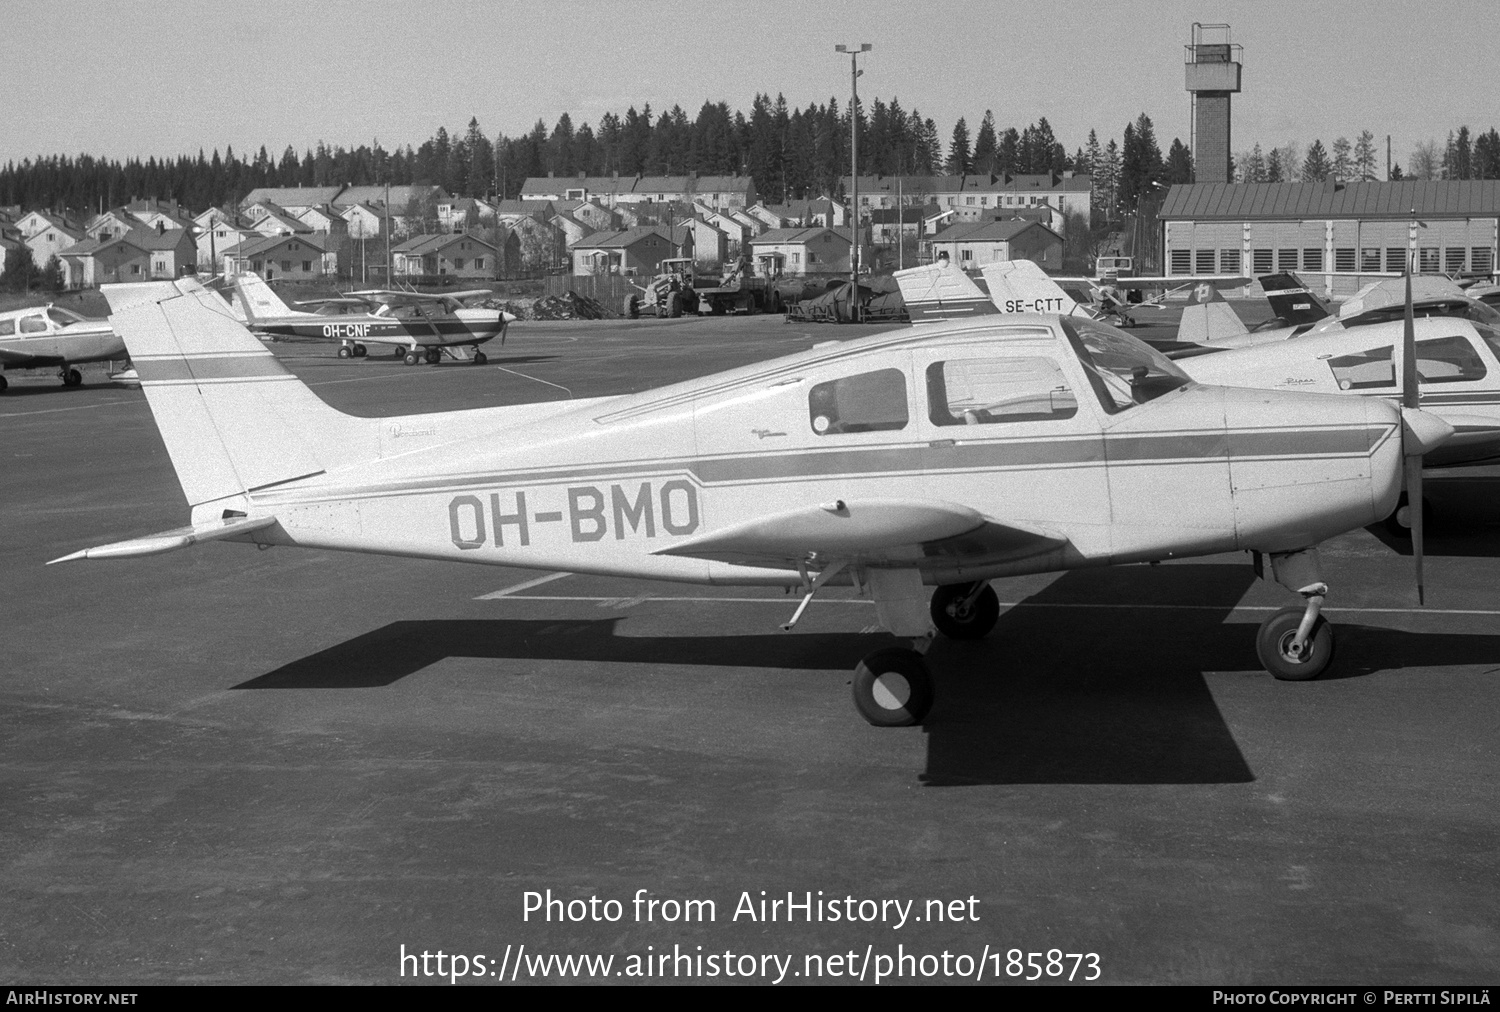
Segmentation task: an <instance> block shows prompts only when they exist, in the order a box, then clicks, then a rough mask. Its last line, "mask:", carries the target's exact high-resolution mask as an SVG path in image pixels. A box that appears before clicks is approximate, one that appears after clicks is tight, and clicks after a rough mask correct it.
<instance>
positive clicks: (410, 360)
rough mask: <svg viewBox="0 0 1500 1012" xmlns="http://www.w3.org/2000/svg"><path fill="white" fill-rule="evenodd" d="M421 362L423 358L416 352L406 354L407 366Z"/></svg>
mask: <svg viewBox="0 0 1500 1012" xmlns="http://www.w3.org/2000/svg"><path fill="white" fill-rule="evenodd" d="M420 361H422V357H421V356H420V355H418V354H417V353H416V352H415V351H409V352H407V353H406V364H407V365H416V364H417V363H418V362H420Z"/></svg>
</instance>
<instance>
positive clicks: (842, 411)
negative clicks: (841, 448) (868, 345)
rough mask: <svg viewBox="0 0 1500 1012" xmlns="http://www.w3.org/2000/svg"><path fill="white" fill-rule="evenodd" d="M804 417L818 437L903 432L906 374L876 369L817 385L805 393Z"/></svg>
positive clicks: (905, 413)
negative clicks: (889, 430)
mask: <svg viewBox="0 0 1500 1012" xmlns="http://www.w3.org/2000/svg"><path fill="white" fill-rule="evenodd" d="M807 417H808V422H809V423H810V424H811V425H812V430H813V431H814V432H816V433H817V434H818V435H820V436H833V435H838V434H841V433H850V432H880V431H883V430H888V429H904V428H906V423H907V421H908V420H909V413H908V411H907V406H906V374H905V373H903V372H902V371H901V370H900V369H877V370H875V371H874V372H862V373H858V374H856V375H854V376H844V377H842V378H840V379H836V380H830V381H828V382H827V383H819V384H818V385H817V386H815V387H813V388H812V389H811V390H809V391H808V394H807Z"/></svg>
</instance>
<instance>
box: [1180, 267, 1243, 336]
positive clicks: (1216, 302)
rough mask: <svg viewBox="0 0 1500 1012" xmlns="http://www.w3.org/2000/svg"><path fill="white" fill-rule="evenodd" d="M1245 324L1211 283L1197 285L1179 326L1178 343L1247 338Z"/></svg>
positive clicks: (1185, 307) (1183, 311)
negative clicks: (1244, 336)
mask: <svg viewBox="0 0 1500 1012" xmlns="http://www.w3.org/2000/svg"><path fill="white" fill-rule="evenodd" d="M1248 333H1249V330H1248V329H1247V328H1246V327H1245V324H1244V322H1243V321H1242V320H1241V319H1240V318H1239V317H1238V316H1236V315H1235V312H1234V310H1233V309H1231V308H1230V306H1229V303H1227V302H1225V301H1224V296H1222V295H1220V294H1219V290H1218V289H1217V288H1215V287H1214V286H1213V285H1211V284H1209V283H1208V282H1203V283H1202V284H1199V285H1195V286H1194V288H1193V294H1192V296H1191V297H1190V298H1189V301H1188V304H1187V305H1186V306H1184V307H1183V310H1182V322H1180V323H1179V324H1178V325H1177V340H1178V342H1179V343H1182V344H1213V343H1214V342H1215V341H1223V340H1225V339H1227V338H1231V337H1240V336H1241V335H1244V334H1248Z"/></svg>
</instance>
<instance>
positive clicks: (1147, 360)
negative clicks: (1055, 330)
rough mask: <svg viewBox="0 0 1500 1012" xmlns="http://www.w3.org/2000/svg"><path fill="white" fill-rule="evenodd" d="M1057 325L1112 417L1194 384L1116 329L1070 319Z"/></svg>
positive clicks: (1162, 357) (1163, 358)
mask: <svg viewBox="0 0 1500 1012" xmlns="http://www.w3.org/2000/svg"><path fill="white" fill-rule="evenodd" d="M1058 322H1059V323H1061V324H1062V328H1063V333H1065V334H1066V335H1067V337H1068V343H1069V344H1071V345H1072V346H1073V351H1074V353H1075V354H1076V355H1077V356H1078V361H1079V362H1080V363H1082V365H1083V371H1084V373H1085V374H1086V375H1087V376H1088V380H1089V385H1090V386H1092V387H1093V388H1094V393H1096V394H1097V395H1098V397H1099V403H1100V404H1101V405H1102V406H1103V407H1104V410H1105V411H1107V412H1109V413H1110V414H1112V415H1113V414H1116V413H1118V412H1121V411H1125V410H1127V409H1129V408H1132V407H1134V406H1135V405H1137V404H1145V403H1147V402H1148V401H1153V400H1155V399H1156V398H1158V397H1160V396H1162V395H1163V394H1168V393H1171V392H1172V391H1173V390H1176V389H1178V388H1179V387H1185V386H1187V385H1188V384H1189V383H1191V382H1192V380H1191V379H1190V378H1189V377H1188V375H1187V373H1185V372H1183V371H1182V370H1181V369H1179V368H1178V367H1177V366H1176V365H1174V364H1173V363H1172V361H1171V359H1169V358H1167V357H1166V356H1165V355H1163V354H1162V353H1161V352H1159V351H1156V350H1155V349H1154V348H1152V347H1151V346H1150V345H1148V344H1146V343H1144V342H1142V341H1138V340H1136V339H1135V338H1133V337H1131V336H1130V335H1129V334H1126V333H1124V332H1122V331H1119V330H1116V329H1115V328H1114V327H1111V326H1108V325H1106V324H1102V323H1098V322H1096V321H1094V320H1088V319H1083V318H1080V317H1070V316H1064V317H1060V318H1059V321H1058Z"/></svg>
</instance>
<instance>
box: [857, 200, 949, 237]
mask: <svg viewBox="0 0 1500 1012" xmlns="http://www.w3.org/2000/svg"><path fill="white" fill-rule="evenodd" d="M935 217H943V218H949V217H952V214H951V213H950V212H946V211H943V210H942V209H941V208H939V207H938V206H937V205H936V204H930V205H928V206H927V207H876V208H872V209H871V210H870V211H869V213H868V214H867V216H866V219H865V220H866V221H868V222H869V223H870V239H871V241H872V242H874V243H875V245H877V246H894V245H896V243H897V242H898V241H899V240H901V239H907V240H915V239H921V238H922V237H923V236H925V235H927V234H928V233H927V231H926V229H925V228H924V225H925V223H926V221H927V220H928V219H929V218H935Z"/></svg>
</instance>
